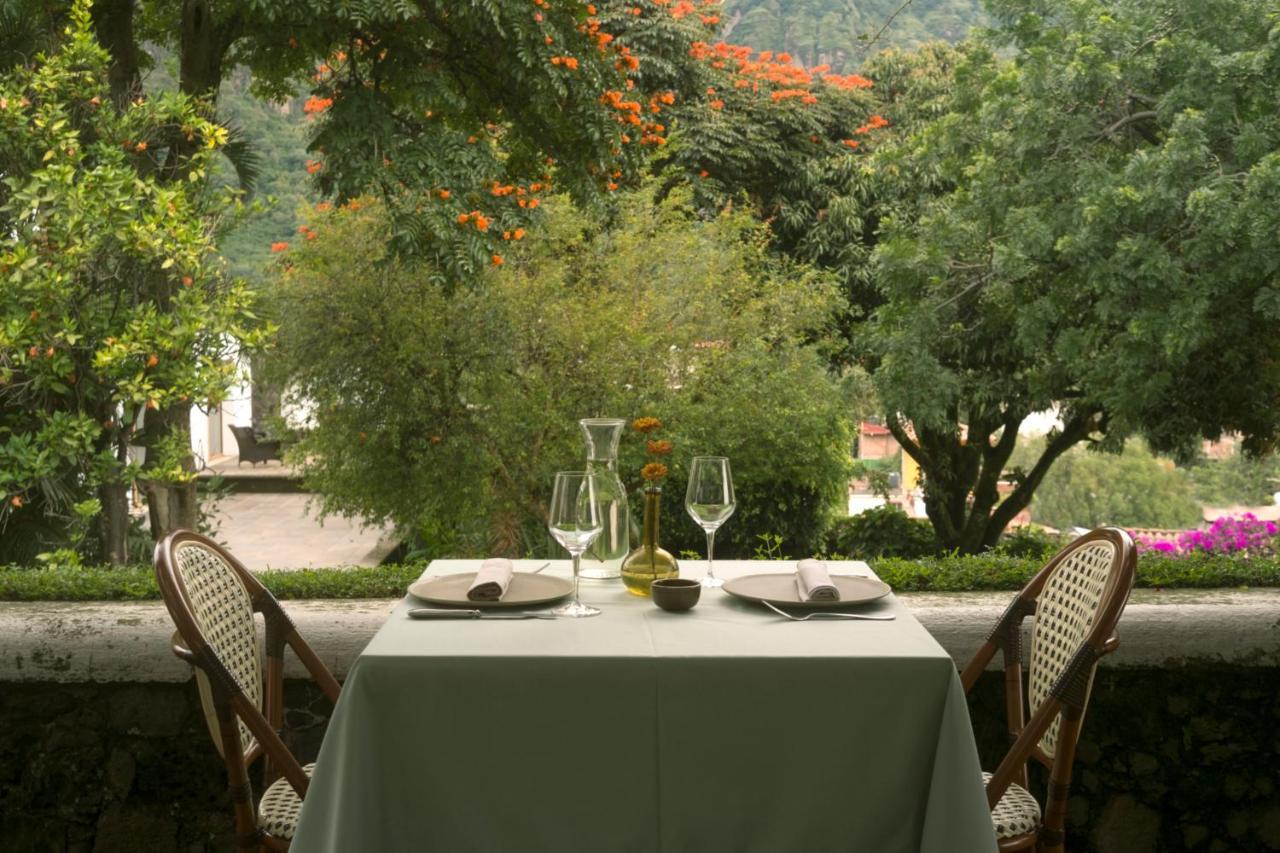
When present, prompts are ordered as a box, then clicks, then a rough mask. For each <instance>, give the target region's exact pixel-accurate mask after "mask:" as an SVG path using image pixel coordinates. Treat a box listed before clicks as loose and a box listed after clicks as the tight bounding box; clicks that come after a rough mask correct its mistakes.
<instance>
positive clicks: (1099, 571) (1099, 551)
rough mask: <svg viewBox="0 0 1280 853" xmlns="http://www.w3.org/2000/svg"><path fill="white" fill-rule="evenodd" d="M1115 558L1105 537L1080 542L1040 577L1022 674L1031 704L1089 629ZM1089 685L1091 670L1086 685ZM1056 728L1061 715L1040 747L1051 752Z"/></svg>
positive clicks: (1038, 700) (1040, 697) (1112, 546)
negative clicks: (1041, 582)
mask: <svg viewBox="0 0 1280 853" xmlns="http://www.w3.org/2000/svg"><path fill="white" fill-rule="evenodd" d="M1117 556H1118V549H1117V547H1116V544H1115V543H1114V542H1112V541H1110V540H1107V539H1094V540H1090V541H1085V542H1082V543H1080V544H1079V546H1078V547H1075V548H1073V549H1071V550H1069V552H1068V553H1066V554H1064V555H1062V557H1061V558H1060V560H1059V562H1058V563H1057V565H1056V566H1055V567H1054V568H1053V570H1052V571H1051V572H1050V573H1049V575H1048V577H1047V579H1046V580H1045V583H1044V588H1043V589H1042V590H1041V592H1040V595H1039V598H1038V599H1037V607H1036V613H1035V617H1034V619H1035V621H1034V626H1033V628H1032V631H1031V654H1030V661H1029V666H1028V677H1027V682H1028V684H1027V698H1028V700H1029V703H1030V706H1031V708H1033V709H1034V708H1038V707H1039V706H1040V704H1041V703H1042V702H1044V700H1045V699H1046V698H1048V696H1049V691H1050V689H1052V687H1053V685H1054V683H1055V682H1057V680H1058V679H1059V678H1060V677H1061V676H1062V673H1063V672H1064V671H1065V670H1066V668H1067V665H1068V664H1069V663H1070V662H1071V658H1072V656H1073V655H1075V654H1076V652H1077V651H1078V650H1079V648H1080V646H1081V645H1082V644H1083V643H1084V641H1085V639H1086V638H1087V637H1088V636H1089V634H1090V632H1091V631H1092V630H1093V627H1094V623H1095V622H1096V620H1097V618H1098V615H1099V613H1100V611H1101V609H1102V603H1103V601H1104V600H1105V599H1106V594H1107V592H1108V591H1109V590H1110V589H1111V586H1112V584H1113V582H1114V578H1115V576H1116V574H1117V573H1116V571H1115V569H1116V567H1117ZM1092 684H1093V674H1092V671H1090V674H1089V685H1090V689H1091V688H1092ZM1086 695H1087V694H1086ZM1060 726H1061V719H1055V720H1054V721H1053V723H1052V724H1051V725H1050V726H1049V729H1048V731H1046V732H1045V734H1044V737H1043V738H1041V739H1040V748H1041V749H1042V750H1044V751H1045V752H1046V753H1048V754H1050V755H1052V754H1053V752H1054V750H1055V748H1056V746H1057V743H1058V729H1059V727H1060Z"/></svg>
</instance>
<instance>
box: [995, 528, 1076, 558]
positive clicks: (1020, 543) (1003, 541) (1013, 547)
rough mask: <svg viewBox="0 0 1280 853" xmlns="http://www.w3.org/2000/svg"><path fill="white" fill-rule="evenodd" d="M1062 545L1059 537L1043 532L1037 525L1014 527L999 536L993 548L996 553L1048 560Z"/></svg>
mask: <svg viewBox="0 0 1280 853" xmlns="http://www.w3.org/2000/svg"><path fill="white" fill-rule="evenodd" d="M1062 546H1063V542H1062V538H1061V537H1059V536H1052V535H1050V534H1048V533H1045V532H1044V531H1043V530H1041V529H1039V528H1038V527H1015V528H1014V529H1012V530H1008V531H1006V532H1005V534H1004V535H1003V536H1001V537H1000V541H999V542H998V543H996V547H995V548H994V549H993V550H994V551H995V553H997V554H1004V555H1005V556H1008V557H1030V558H1032V559H1037V560H1048V559H1049V558H1050V557H1052V556H1053V555H1054V554H1056V553H1057V552H1058V551H1059V550H1061V549H1062Z"/></svg>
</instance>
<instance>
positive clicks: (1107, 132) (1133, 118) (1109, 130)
mask: <svg viewBox="0 0 1280 853" xmlns="http://www.w3.org/2000/svg"><path fill="white" fill-rule="evenodd" d="M1155 117H1156V111H1155V110H1142V111H1140V112H1136V113H1129V115H1127V116H1125V117H1124V118H1121V119H1119V120H1118V121H1116V122H1114V123H1113V124H1112V125H1111V126H1110V127H1106V128H1103V130H1102V134H1101V135H1102V136H1115V134H1116V131H1118V130H1120V129H1122V128H1124V127H1127V126H1128V125H1131V124H1133V123H1134V122H1138V121H1150V120H1151V119H1154V118H1155Z"/></svg>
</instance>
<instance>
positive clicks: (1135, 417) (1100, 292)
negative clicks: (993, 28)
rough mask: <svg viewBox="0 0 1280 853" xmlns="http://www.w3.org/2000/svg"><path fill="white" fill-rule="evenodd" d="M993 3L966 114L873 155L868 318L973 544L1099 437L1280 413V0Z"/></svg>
mask: <svg viewBox="0 0 1280 853" xmlns="http://www.w3.org/2000/svg"><path fill="white" fill-rule="evenodd" d="M990 8H991V11H992V14H993V15H994V16H995V18H996V20H997V22H998V23H999V24H1000V25H1001V27H1002V29H1001V30H1000V33H1001V34H1002V35H1001V38H1002V41H997V42H995V43H993V44H990V45H988V46H986V47H978V48H972V49H970V50H969V51H968V52H967V54H966V57H965V59H964V61H963V62H962V63H961V64H960V65H959V66H958V67H957V70H956V72H955V81H956V82H955V86H954V92H953V94H952V96H951V103H950V108H949V111H948V112H947V113H946V114H945V115H943V116H942V117H941V118H939V119H937V120H936V121H932V122H930V123H929V125H928V126H927V127H926V128H925V129H924V130H922V131H921V132H919V133H916V134H913V135H912V136H911V137H910V138H908V139H907V140H905V141H904V142H902V144H900V145H895V146H884V147H882V148H881V150H880V151H879V152H878V153H877V155H876V157H875V159H874V161H873V164H874V166H875V168H876V170H877V174H878V175H879V176H881V177H883V178H884V179H885V185H884V186H883V187H882V189H881V191H880V192H881V194H882V196H883V199H882V203H883V205H884V209H885V210H886V216H887V218H886V221H885V224H884V226H883V228H882V229H881V234H880V237H879V242H878V246H877V248H876V254H875V262H876V272H877V278H876V281H877V286H878V287H879V289H880V291H881V293H882V296H883V300H884V304H883V305H882V306H881V307H879V308H878V309H877V310H876V313H875V315H874V317H873V319H872V321H871V323H870V324H868V325H867V326H866V327H865V328H864V329H862V330H861V331H862V332H863V333H864V334H863V338H862V340H863V341H864V342H865V352H866V356H865V357H866V359H867V362H866V363H867V364H868V366H869V367H871V368H872V370H873V371H874V375H875V377H876V387H877V390H878V391H879V393H880V396H881V399H882V401H883V404H884V405H885V407H886V408H887V409H888V410H889V411H890V412H891V413H892V414H893V415H894V416H893V417H891V418H890V419H889V425H890V426H891V428H892V429H893V430H894V432H895V436H896V437H897V438H898V440H899V442H900V443H902V444H903V446H904V448H905V449H906V451H907V452H908V453H910V454H911V455H912V456H913V457H914V458H916V460H917V461H918V462H919V463H920V466H921V468H922V470H923V471H924V474H925V483H924V489H925V497H926V504H927V506H928V509H929V516H930V519H931V520H932V521H933V524H934V527H935V529H936V530H937V532H938V535H939V538H940V539H941V540H942V541H943V542H944V543H947V544H948V545H952V546H955V547H959V548H961V549H962V550H965V551H975V550H979V549H981V548H982V547H984V546H987V545H990V544H993V543H994V542H995V541H996V539H997V538H998V536H999V534H1000V532H1001V530H1003V528H1004V527H1005V525H1006V524H1007V523H1008V521H1009V520H1010V519H1011V518H1012V517H1013V516H1014V515H1015V514H1016V513H1017V512H1019V511H1020V510H1021V509H1022V508H1024V507H1025V506H1026V504H1027V502H1028V501H1029V500H1030V498H1031V495H1032V493H1033V492H1034V491H1035V489H1036V488H1037V487H1038V486H1039V485H1040V483H1041V482H1042V481H1043V479H1044V477H1045V475H1046V473H1047V472H1048V470H1049V467H1050V466H1051V465H1052V464H1053V462H1054V460H1055V459H1057V458H1058V457H1059V456H1060V455H1061V454H1062V453H1064V452H1065V451H1066V450H1067V449H1069V448H1070V447H1072V446H1074V445H1075V444H1078V443H1080V442H1084V441H1091V442H1097V443H1101V444H1102V445H1104V446H1106V447H1110V448H1117V447H1119V446H1121V445H1122V443H1123V441H1124V440H1125V438H1126V437H1128V436H1130V435H1134V434H1142V435H1144V436H1145V437H1146V438H1147V439H1148V441H1149V442H1150V444H1151V446H1152V447H1153V449H1155V450H1157V451H1159V452H1162V453H1164V452H1181V453H1189V452H1190V451H1191V450H1192V449H1193V447H1194V444H1195V442H1196V441H1197V440H1198V439H1199V437H1200V436H1202V435H1203V436H1210V437H1213V436H1217V435H1219V434H1220V433H1222V432H1224V431H1238V432H1240V433H1241V434H1243V435H1244V437H1245V445H1246V447H1247V448H1252V449H1262V448H1266V447H1267V446H1269V445H1270V444H1271V443H1272V442H1273V441H1274V440H1275V438H1276V436H1277V432H1278V431H1280V407H1277V406H1276V405H1275V400H1276V398H1277V391H1278V387H1277V381H1276V375H1277V374H1276V369H1275V367H1276V365H1277V363H1280V337H1278V336H1276V335H1275V334H1274V331H1275V327H1276V320H1277V318H1280V300H1278V299H1277V291H1276V288H1275V282H1276V272H1277V269H1280V241H1277V240H1276V239H1275V235H1276V234H1277V233H1280V208H1278V207H1277V206H1276V204H1275V203H1274V200H1275V198H1277V197H1278V196H1280V111H1278V110H1277V105H1278V98H1280V88H1278V87H1277V86H1276V85H1275V81H1276V79H1278V77H1280V42H1277V40H1276V39H1275V38H1274V37H1273V33H1274V27H1275V25H1276V21H1275V17H1274V11H1275V10H1274V5H1273V4H1258V3H1253V2H1242V0H1219V2H1211V3H1197V4H1191V5H1188V4H1183V3H1180V2H1173V1H1172V0H1167V1H1166V0H1157V2H1150V0H1141V2H1139V1H1138V0H1110V1H1109V2H1102V0H1088V2H1078V3H1072V4H1068V5H1063V4H1060V3H1049V2H1021V0H1020V2H993V3H991V4H990ZM997 48H1003V49H1006V50H1009V51H1011V52H1012V53H1013V54H1014V59H1012V60H1011V61H1006V60H1003V59H1001V58H1000V56H999V54H998V53H997V52H996V49H997ZM895 184H896V185H897V188H896V190H895V188H894V185H895ZM922 187H932V191H931V192H928V193H922ZM895 192H896V193H897V196H896V199H897V200H896V201H895V200H894V193H895ZM1055 404H1056V405H1058V406H1059V407H1060V412H1061V415H1062V419H1063V423H1064V426H1063V427H1062V429H1061V430H1058V431H1055V432H1054V433H1053V434H1051V436H1050V437H1049V440H1048V441H1047V442H1046V445H1045V451H1044V453H1043V454H1042V455H1041V456H1040V458H1039V459H1038V460H1036V462H1035V463H1034V464H1033V465H1031V466H1030V467H1029V468H1026V469H1024V470H1022V471H1014V472H1012V479H1013V481H1014V483H1015V488H1014V490H1013V492H1012V493H1011V494H1009V496H1008V497H1005V498H1003V500H1002V499H1001V496H1000V494H999V492H998V488H997V487H998V483H999V481H1000V480H1001V478H1002V476H1005V474H1006V467H1007V464H1008V462H1009V459H1010V457H1011V454H1012V452H1013V449H1014V447H1015V445H1016V441H1017V438H1016V436H1017V430H1018V427H1019V425H1020V424H1021V423H1022V421H1023V420H1024V419H1025V418H1026V417H1027V416H1028V415H1029V414H1031V413H1033V412H1036V411H1041V410H1045V409H1048V408H1050V407H1051V406H1053V405H1055Z"/></svg>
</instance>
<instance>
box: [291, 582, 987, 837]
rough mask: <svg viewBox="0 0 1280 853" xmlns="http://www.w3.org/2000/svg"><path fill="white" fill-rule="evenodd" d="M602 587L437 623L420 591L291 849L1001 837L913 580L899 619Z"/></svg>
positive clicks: (362, 690)
mask: <svg viewBox="0 0 1280 853" xmlns="http://www.w3.org/2000/svg"><path fill="white" fill-rule="evenodd" d="M704 566H705V564H704V563H700V562H698V563H693V562H688V563H685V564H683V565H682V570H683V573H684V574H685V575H689V576H699V575H700V574H701V573H702V571H703V570H704ZM478 567H479V562H478V561H436V562H434V563H432V564H431V566H430V568H429V569H428V573H429V574H433V575H434V574H449V573H453V572H459V571H474V570H475V569H476V568H478ZM532 567H533V564H532V563H531V562H529V561H519V562H518V563H517V569H518V570H519V569H521V568H523V569H529V568H532ZM793 568H794V564H791V563H768V562H759V561H756V562H750V563H747V562H740V563H731V562H721V563H717V565H716V569H717V572H719V573H721V574H723V575H724V576H725V577H735V576H737V575H741V574H750V573H756V572H765V571H788V570H791V569H793ZM831 570H832V571H833V572H866V571H868V570H867V568H866V566H865V564H863V563H833V564H831ZM547 571H548V572H555V573H560V574H566V575H567V574H568V573H569V568H568V563H567V561H566V562H563V563H557V564H554V565H553V566H552V568H550V569H548V570H547ZM582 597H583V599H584V600H585V601H587V602H589V603H592V604H595V605H597V606H599V607H600V608H601V609H602V610H603V611H604V613H603V614H601V615H600V616H596V617H593V618H590V619H560V620H556V621H545V620H529V621H509V622H499V621H488V622H486V621H478V620H474V621H465V622H464V621H436V622H422V621H412V620H410V619H408V618H407V617H406V616H405V612H406V611H407V610H408V609H409V608H410V607H413V606H421V605H420V604H418V603H416V602H414V601H412V600H406V601H404V602H401V603H400V605H398V606H397V607H396V609H395V611H394V612H393V613H392V614H391V616H390V617H389V618H388V620H387V623H386V624H385V625H384V626H383V627H382V629H381V630H380V631H379V632H378V634H377V635H376V636H375V637H374V638H373V640H372V641H370V643H369V645H368V647H367V648H366V649H365V650H364V652H363V653H362V654H361V655H360V658H359V659H358V660H357V661H356V663H355V665H354V667H353V668H352V671H351V674H350V676H349V678H348V679H347V683H346V685H345V686H344V687H343V692H342V698H341V700H340V701H339V703H338V707H337V709H336V710H335V712H334V716H333V719H332V721H331V722H330V725H329V730H328V733H327V735H326V736H325V741H324V745H323V747H322V748H321V751H320V756H319V761H318V763H317V766H316V770H315V775H314V778H313V781H312V783H311V788H310V791H309V792H308V794H307V798H306V802H305V804H304V807H303V810H302V818H301V823H300V824H299V827H298V833H297V835H296V837H295V839H294V844H293V849H294V850H295V851H298V853H313V851H344V853H348V852H349V851H363V850H384V851H386V850H393V851H398V850H406V851H409V850H413V851H418V850H423V851H447V853H462V852H463V851H484V853H495V851H519V853H526V851H527V853H537V851H557V853H560V851H564V853H570V851H574V852H575V853H576V851H593V852H594V851H664V853H675V851H688V853H712V851H733V853H744V852H745V851H766V852H767V853H781V852H782V851H803V853H816V851H827V850H830V851H859V853H897V852H898V851H902V852H903V853H914V852H915V851H928V852H929V853H934V852H935V851H936V853H944V852H945V853H977V852H978V851H981V852H982V853H987V852H988V851H992V850H994V849H995V839H994V836H993V833H992V828H991V821H990V818H989V816H988V814H987V808H986V800H985V797H984V794H983V789H982V784H981V777H980V770H979V766H978V758H977V753H976V749H975V747H974V741H973V734H972V731H971V729H970V726H969V715H968V711H967V709H966V707H965V701H964V696H963V694H962V692H961V688H960V682H959V679H958V678H957V676H956V672H955V667H954V665H953V663H952V661H951V659H950V658H949V657H948V656H947V654H946V652H945V651H943V649H942V648H941V647H940V646H939V645H938V644H937V642H935V641H934V639H933V638H932V637H931V636H929V633H928V632H927V631H926V630H925V629H924V628H923V627H922V626H921V625H920V623H919V622H917V621H916V620H915V619H914V618H913V617H912V616H911V614H910V613H909V612H908V611H907V610H906V609H905V608H904V607H903V606H902V605H901V604H900V603H899V602H898V601H897V600H896V599H894V598H893V597H889V598H887V599H884V600H882V601H881V602H879V603H877V604H875V605H870V606H868V607H867V608H866V610H867V612H877V613H894V614H896V615H897V617H898V618H897V620H896V621H894V622H853V621H849V622H818V621H811V622H807V623H803V624H801V623H791V622H787V621H785V620H783V619H782V618H780V617H778V616H775V615H773V614H772V613H768V612H766V611H765V610H764V609H763V607H761V606H760V605H754V604H750V603H747V602H742V601H739V600H737V599H735V598H732V597H731V596H729V595H727V594H725V593H723V592H721V591H719V590H704V591H703V596H702V601H701V602H700V603H699V605H698V606H697V607H696V608H695V609H694V610H693V611H691V612H689V613H683V614H673V613H666V612H664V611H661V610H659V609H657V608H656V607H654V606H653V604H652V603H651V602H650V601H649V600H648V599H640V598H636V597H634V596H631V595H628V594H627V593H626V592H625V591H624V590H623V589H622V587H621V584H620V583H619V582H617V581H612V582H603V581H591V582H588V581H583V596H582Z"/></svg>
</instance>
